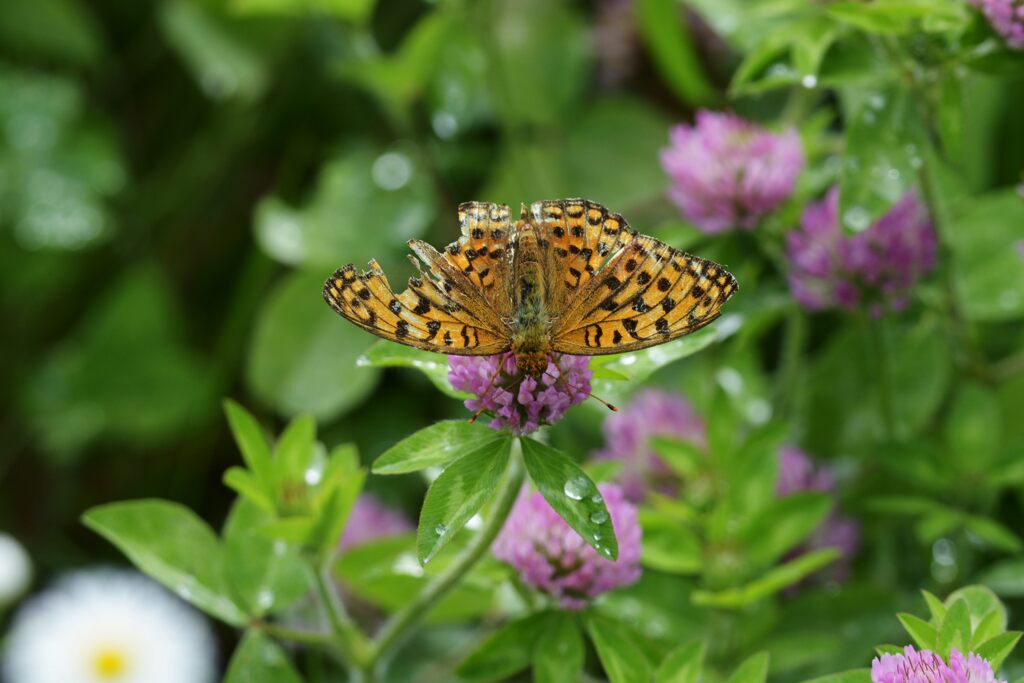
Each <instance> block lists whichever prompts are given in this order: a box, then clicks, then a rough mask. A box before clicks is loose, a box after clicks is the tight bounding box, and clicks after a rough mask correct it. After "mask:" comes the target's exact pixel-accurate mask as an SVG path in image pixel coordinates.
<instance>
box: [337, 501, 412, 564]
mask: <svg viewBox="0 0 1024 683" xmlns="http://www.w3.org/2000/svg"><path fill="white" fill-rule="evenodd" d="M412 528H413V527H412V524H410V523H409V520H407V519H406V518H405V517H404V516H403V515H402V514H401V513H399V512H398V511H396V510H393V509H392V508H389V507H387V506H386V505H384V504H382V503H381V502H380V501H379V500H377V499H376V498H375V497H374V496H373V495H371V494H369V493H362V494H360V495H359V498H357V499H356V504H355V505H354V506H352V512H351V513H350V514H349V517H348V522H347V523H346V524H345V533H343V534H342V535H341V541H340V542H339V543H338V548H339V549H340V550H341V551H342V552H344V551H346V550H350V549H351V548H354V547H356V546H357V545H362V544H363V543H367V542H369V541H375V540H377V539H379V538H383V537H385V536H397V535H399V534H404V533H405V532H406V531H412Z"/></svg>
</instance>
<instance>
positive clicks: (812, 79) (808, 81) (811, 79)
mask: <svg viewBox="0 0 1024 683" xmlns="http://www.w3.org/2000/svg"><path fill="white" fill-rule="evenodd" d="M800 85H802V86H804V87H805V88H807V89H808V90H810V89H811V88H813V87H815V86H817V85H818V77H817V76H815V75H814V74H807V75H806V76H804V77H803V78H801V79H800Z"/></svg>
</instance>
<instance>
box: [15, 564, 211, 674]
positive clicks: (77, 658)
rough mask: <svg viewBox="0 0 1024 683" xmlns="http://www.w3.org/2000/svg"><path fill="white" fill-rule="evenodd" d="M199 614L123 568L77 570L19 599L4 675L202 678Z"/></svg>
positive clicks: (204, 647)
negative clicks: (50, 585)
mask: <svg viewBox="0 0 1024 683" xmlns="http://www.w3.org/2000/svg"><path fill="white" fill-rule="evenodd" d="M215 658H216V652H215V649H214V643H213V637H212V634H211V632H210V629H209V626H208V625H207V623H206V621H205V620H204V619H203V618H202V617H201V616H200V615H199V614H197V613H196V612H195V611H194V610H192V608H190V607H188V606H187V605H185V604H184V603H182V602H181V601H179V600H178V599H177V598H175V597H174V596H172V595H171V594H170V593H168V592H167V591H165V590H164V589H163V588H161V587H160V586H159V585H157V584H155V583H153V582H152V581H150V580H149V579H147V578H145V577H143V576H142V575H141V574H137V573H135V572H127V571H114V570H91V571H81V572H76V573H74V574H71V575H70V576H68V577H66V578H64V579H62V580H61V581H59V582H58V583H57V584H56V585H55V586H53V587H52V588H50V589H49V590H47V591H45V592H43V593H42V594H40V595H39V596H37V597H35V598H33V599H31V600H29V601H27V602H26V603H25V604H24V605H23V606H22V607H21V609H20V610H19V611H18V613H17V615H16V616H15V619H14V622H13V624H12V625H11V630H10V633H9V635H8V637H7V642H6V643H5V651H4V659H3V674H4V677H5V678H4V680H7V681H9V682H10V683H209V682H210V681H212V680H213V677H214V669H215Z"/></svg>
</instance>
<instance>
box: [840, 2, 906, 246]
mask: <svg viewBox="0 0 1024 683" xmlns="http://www.w3.org/2000/svg"><path fill="white" fill-rule="evenodd" d="M860 6H863V5H860ZM921 130H923V128H922V124H921V119H920V116H919V115H918V112H917V109H916V105H915V103H914V101H913V99H912V98H911V97H910V95H909V94H908V93H907V92H906V91H904V90H883V91H878V92H874V93H872V94H869V95H868V96H867V97H866V99H865V101H864V104H863V105H862V106H861V107H860V110H859V111H858V112H857V113H856V115H855V116H854V119H853V122H852V124H851V125H850V128H849V133H848V134H847V139H846V156H845V160H844V162H843V169H842V175H841V178H840V194H839V217H840V220H841V222H842V224H843V227H844V228H846V229H847V230H849V231H851V232H862V231H864V230H866V229H867V228H868V227H870V226H871V224H872V223H874V222H875V221H876V220H877V219H878V218H880V217H881V216H882V214H884V213H886V212H887V211H888V210H889V208H890V207H892V205H893V204H895V203H896V202H897V201H898V200H899V199H900V198H901V197H902V196H903V194H904V193H905V192H906V191H907V190H908V189H909V188H911V187H913V185H914V183H915V182H916V179H917V168H918V167H919V166H920V165H921V163H922V161H921V158H920V155H921V151H920V150H921V149H923V144H922V141H921V139H920V137H921Z"/></svg>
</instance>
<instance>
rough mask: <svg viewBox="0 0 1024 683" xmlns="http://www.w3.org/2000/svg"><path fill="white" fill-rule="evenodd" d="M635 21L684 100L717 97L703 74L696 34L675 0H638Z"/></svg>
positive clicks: (703, 100)
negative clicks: (691, 29) (695, 44)
mask: <svg viewBox="0 0 1024 683" xmlns="http://www.w3.org/2000/svg"><path fill="white" fill-rule="evenodd" d="M634 12H635V17H636V25H637V28H638V29H639V31H640V35H641V37H642V38H643V40H644V42H645V43H646V44H647V49H648V50H649V51H650V53H651V57H652V58H653V60H654V66H655V68H657V70H658V72H659V73H660V74H661V77H662V79H663V80H664V81H665V83H666V84H668V86H669V88H671V89H672V91H673V92H674V93H675V95H676V97H677V98H679V100H680V101H681V102H685V103H687V104H690V105H694V106H696V105H700V104H706V103H708V102H711V101H713V100H714V99H715V98H716V92H715V89H714V87H713V86H712V85H711V83H710V82H709V81H708V79H707V78H706V77H705V76H704V72H703V70H702V68H701V65H700V61H699V60H698V58H697V51H696V49H695V46H694V41H693V38H692V36H691V34H690V31H689V30H688V27H687V26H686V22H685V19H684V18H683V17H682V15H681V13H680V11H679V4H678V3H677V2H675V0H639V2H637V3H636V5H635V8H634Z"/></svg>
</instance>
